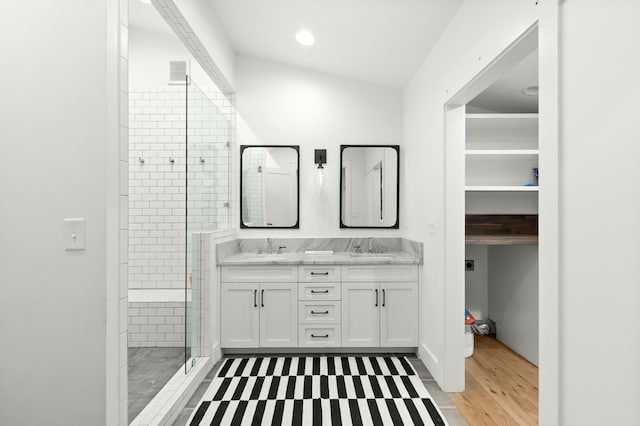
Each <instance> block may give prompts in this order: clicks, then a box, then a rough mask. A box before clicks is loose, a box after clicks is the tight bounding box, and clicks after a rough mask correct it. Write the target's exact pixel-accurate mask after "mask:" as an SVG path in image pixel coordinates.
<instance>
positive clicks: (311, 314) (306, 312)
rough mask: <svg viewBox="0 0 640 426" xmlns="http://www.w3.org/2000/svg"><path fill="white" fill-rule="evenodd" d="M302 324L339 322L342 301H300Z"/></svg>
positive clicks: (299, 308)
mask: <svg viewBox="0 0 640 426" xmlns="http://www.w3.org/2000/svg"><path fill="white" fill-rule="evenodd" d="M298 322H300V324H339V323H340V302H336V301H327V302H298Z"/></svg>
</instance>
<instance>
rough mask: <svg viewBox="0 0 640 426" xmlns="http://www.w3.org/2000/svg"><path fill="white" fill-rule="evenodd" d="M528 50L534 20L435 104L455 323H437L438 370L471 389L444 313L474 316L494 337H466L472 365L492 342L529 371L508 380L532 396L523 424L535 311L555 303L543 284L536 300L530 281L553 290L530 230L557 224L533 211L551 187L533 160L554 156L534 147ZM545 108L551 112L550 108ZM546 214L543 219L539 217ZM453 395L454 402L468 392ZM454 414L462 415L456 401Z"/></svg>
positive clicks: (534, 57)
mask: <svg viewBox="0 0 640 426" xmlns="http://www.w3.org/2000/svg"><path fill="white" fill-rule="evenodd" d="M538 45H539V42H538V25H537V23H536V24H535V25H533V26H532V27H531V28H529V29H528V30H527V31H526V32H524V33H523V34H522V35H521V36H520V37H519V38H518V39H517V40H515V41H514V42H513V43H512V44H511V45H510V46H508V47H507V48H506V49H505V50H504V51H503V52H502V54H501V55H499V56H498V57H497V58H496V59H495V60H494V61H493V62H492V63H490V64H489V65H488V66H487V67H486V68H485V69H484V70H483V71H482V72H480V73H479V74H478V75H477V76H476V77H475V78H474V79H473V80H471V81H470V82H469V83H468V84H467V85H466V86H465V87H464V88H463V89H462V90H461V91H460V92H458V93H457V94H456V95H455V96H454V97H453V98H452V99H451V100H450V101H449V102H448V103H447V104H446V105H445V116H446V148H445V149H446V182H447V183H446V216H447V223H446V234H447V243H446V246H447V247H446V262H447V266H446V268H447V270H446V275H447V286H448V287H449V286H450V288H453V290H452V291H451V294H452V296H453V297H452V299H453V300H452V302H451V303H449V302H447V306H446V308H445V309H446V311H447V312H448V313H447V315H446V317H447V318H449V319H452V318H455V317H456V315H459V316H458V318H460V320H459V321H460V322H458V323H457V325H455V324H454V325H448V326H447V329H448V330H453V331H455V332H452V333H451V334H447V336H448V337H447V339H448V343H446V346H447V349H448V350H449V351H450V352H449V353H451V354H454V355H453V356H452V359H453V360H454V363H453V367H451V368H448V369H447V372H448V374H449V378H450V379H451V380H452V383H463V384H465V382H466V386H467V390H469V389H470V388H473V389H474V390H477V386H476V385H475V384H474V383H473V382H472V381H473V380H474V378H478V376H477V372H473V373H471V372H470V371H469V370H468V369H467V371H466V372H465V364H466V365H467V367H468V366H469V364H473V356H471V357H470V358H467V360H466V361H464V360H465V358H464V355H465V350H466V352H467V354H469V353H470V348H469V347H468V345H467V346H466V347H465V338H464V336H461V335H460V334H462V333H460V334H458V333H459V331H461V330H462V329H463V328H462V312H460V313H459V314H458V313H457V312H455V311H454V309H455V310H460V309H461V306H462V305H463V304H464V305H466V306H467V307H468V308H469V310H470V312H471V313H472V315H474V316H475V317H476V318H477V319H478V320H479V321H478V323H477V324H476V325H478V326H479V327H477V328H476V331H478V332H481V333H495V332H496V331H497V340H486V339H487V338H486V337H485V336H481V337H478V336H476V337H475V339H473V338H472V339H471V340H470V341H471V342H473V341H474V340H475V341H476V343H478V346H477V347H476V348H475V351H476V354H475V356H476V357H477V358H478V359H480V358H482V357H483V354H482V352H483V351H492V350H494V351H495V350H496V349H495V346H494V345H493V344H494V343H496V344H498V345H500V346H498V349H497V350H498V351H500V352H504V353H509V355H511V356H514V357H515V358H516V359H519V360H521V361H522V362H523V363H525V364H526V365H528V366H530V367H531V371H532V372H531V373H528V377H530V378H531V381H532V383H528V382H527V383H525V382H521V383H518V385H520V386H525V387H528V388H531V389H533V390H534V391H535V395H533V391H532V392H531V393H528V394H527V395H526V401H525V402H523V403H522V404H521V405H524V406H526V409H525V411H526V412H525V413H523V414H521V417H520V419H521V420H522V419H525V420H527V421H530V422H537V421H538V393H537V389H538V382H537V379H538V377H537V376H538V374H537V365H538V362H539V353H540V352H541V351H540V347H539V343H540V342H541V339H540V338H539V335H540V333H542V332H541V331H540V330H542V324H541V322H542V321H541V320H539V316H538V312H541V311H544V309H545V304H546V306H549V307H550V308H553V304H554V303H556V302H555V300H556V298H554V299H553V300H551V299H550V298H548V296H549V293H548V291H549V290H548V288H547V290H546V291H547V293H546V295H545V297H546V298H542V297H539V294H538V293H539V286H538V284H540V286H544V285H546V286H549V285H554V283H552V282H547V283H542V282H541V281H540V282H539V277H542V275H543V274H542V273H540V271H541V269H540V266H539V263H538V255H539V250H538V241H540V242H542V241H543V240H544V238H545V235H547V236H548V235H549V233H548V232H547V233H540V234H539V233H538V232H537V231H538V217H539V216H538V214H539V213H540V218H541V219H544V220H547V221H548V222H550V223H557V215H556V216H555V217H554V215H553V212H554V210H553V208H548V207H549V206H547V209H546V210H541V211H540V212H539V208H538V207H539V205H538V199H539V198H540V197H541V194H542V193H543V191H545V190H547V189H548V190H549V191H550V193H555V192H556V191H557V184H556V183H555V182H554V181H552V180H551V179H549V180H547V181H544V182H545V184H546V185H547V186H538V169H539V164H538V159H539V157H541V155H540V153H541V152H543V144H547V145H546V149H547V150H548V151H546V152H550V153H552V154H553V156H554V159H555V158H557V151H556V153H555V154H554V153H553V150H550V149H549V145H548V144H555V143H556V140H557V139H552V140H547V141H543V139H542V138H541V137H540V136H539V134H538V131H539V129H540V127H541V126H540V125H539V120H540V122H541V121H542V116H539V115H538V114H539V113H538V99H537V91H535V89H534V86H538V71H539V70H542V68H541V67H540V66H539V62H538V58H539V52H538ZM549 65H552V66H555V65H557V64H553V63H550V64H549ZM516 76H517V77H516ZM516 86H517V89H516ZM549 89H550V91H549V95H550V97H549V98H550V99H557V98H556V96H557V93H555V88H553V87H550V88H549ZM543 91H544V89H543ZM532 95H533V96H532ZM518 98H519V100H518ZM550 112H551V113H552V114H556V111H555V110H553V111H550ZM547 117H548V120H549V121H548V122H547V123H549V122H553V123H555V119H554V120H552V118H553V117H551V114H550V115H549V116H547ZM553 123H552V124H553ZM539 141H540V142H539ZM556 149H557V148H556ZM554 162H555V160H554V161H553V162H552V163H554ZM550 172H551V173H550V174H549V177H553V170H550ZM547 213H548V214H549V216H548V217H546V218H544V216H543V215H545V214H547ZM538 238H540V240H538ZM553 240H554V239H553V238H551V239H550V243H553V242H554V241H553ZM549 253H551V252H549ZM467 260H473V261H474V262H467ZM463 263H464V264H465V266H468V265H473V268H472V269H473V270H465V269H463V267H462V264H463ZM467 269H468V268H467ZM540 293H542V291H540ZM550 300H551V302H553V303H549V301H550ZM491 320H493V321H491ZM447 324H449V320H448V322H447ZM494 324H497V326H496V325H494ZM546 325H547V326H548V325H549V321H546ZM555 327H556V328H557V326H555ZM547 330H549V329H547ZM543 331H544V330H543ZM449 336H451V337H449ZM467 341H468V340H467ZM500 341H502V342H500ZM554 345H556V343H555V342H548V345H547V346H546V348H547V354H549V351H548V350H549V348H553V350H554V351H555V350H557V346H554ZM489 358H493V356H491V357H489ZM487 359H488V358H487ZM555 363H557V359H556V360H555V361H554V362H553V363H550V364H548V365H549V366H550V368H551V369H552V370H553V369H555V368H556V364H555ZM486 366H487V365H486V364H485V367H486ZM502 368H504V365H503V366H502ZM545 368H546V366H545ZM506 370H507V369H506V368H504V371H503V372H504V373H505V374H506V373H507V371H506ZM552 370H550V371H552ZM474 374H476V376H475V377H474ZM501 374H502V372H501ZM516 376H517V374H516ZM481 380H482V379H481ZM517 380H520V381H523V380H524V379H523V378H522V377H520V378H518V379H517ZM476 384H477V383H476ZM459 395H461V398H460V400H461V401H464V400H465V399H467V397H468V396H469V394H468V393H467V394H465V393H461V394H459ZM452 399H454V400H455V396H453V395H452ZM466 402H468V401H466ZM485 402H486V401H485ZM485 405H486V404H485ZM492 405H494V404H492ZM458 408H460V409H461V411H464V410H463V409H462V408H461V407H460V405H458ZM486 408H487V407H485V409H486ZM487 411H493V412H494V414H498V415H500V414H499V413H495V411H498V410H497V409H496V408H495V405H494V406H493V407H492V408H490V409H489V410H487ZM522 421H524V420H522ZM525 423H526V422H525Z"/></svg>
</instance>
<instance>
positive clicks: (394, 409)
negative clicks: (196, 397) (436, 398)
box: [189, 356, 447, 426]
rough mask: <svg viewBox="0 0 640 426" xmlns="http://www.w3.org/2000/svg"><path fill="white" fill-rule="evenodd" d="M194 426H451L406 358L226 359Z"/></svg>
mask: <svg viewBox="0 0 640 426" xmlns="http://www.w3.org/2000/svg"><path fill="white" fill-rule="evenodd" d="M189 424H190V425H286V426H288V425H305V426H306V425H309V426H320V425H363V426H367V425H446V424H447V423H446V421H445V420H444V417H443V416H442V414H441V413H440V411H439V410H438V408H437V407H436V405H435V404H434V403H433V401H432V399H431V395H429V392H427V389H426V388H425V387H424V385H423V384H422V382H421V380H420V378H419V377H418V375H417V374H416V372H415V371H414V369H413V367H412V366H411V364H410V363H409V361H407V359H406V358H405V357H394V356H382V357H373V356H372V357H366V356H362V357H360V356H358V357H346V356H344V357H340V356H317V357H273V358H269V357H257V358H229V359H227V360H225V361H224V363H223V365H222V367H221V368H220V371H219V372H218V374H217V376H216V377H215V378H214V379H213V381H212V382H211V385H210V386H209V389H207V391H206V392H205V394H204V396H203V397H202V400H201V401H200V404H199V405H198V408H197V409H196V410H195V411H194V413H193V415H192V417H191V419H190V421H189Z"/></svg>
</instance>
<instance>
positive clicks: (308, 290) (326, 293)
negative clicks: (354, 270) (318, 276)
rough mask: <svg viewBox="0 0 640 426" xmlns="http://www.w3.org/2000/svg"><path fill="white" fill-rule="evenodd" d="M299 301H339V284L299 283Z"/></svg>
mask: <svg viewBox="0 0 640 426" xmlns="http://www.w3.org/2000/svg"><path fill="white" fill-rule="evenodd" d="M298 298H299V299H300V300H340V283H318V284H312V283H300V285H299V288H298Z"/></svg>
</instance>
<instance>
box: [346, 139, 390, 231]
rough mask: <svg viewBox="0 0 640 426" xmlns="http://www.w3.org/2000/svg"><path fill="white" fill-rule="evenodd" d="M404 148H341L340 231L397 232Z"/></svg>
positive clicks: (363, 146) (383, 146) (387, 146)
mask: <svg viewBox="0 0 640 426" xmlns="http://www.w3.org/2000/svg"><path fill="white" fill-rule="evenodd" d="M399 194H400V146H399V145H340V228H395V229H397V228H398V226H399V223H398V213H399V210H400V198H399Z"/></svg>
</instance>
